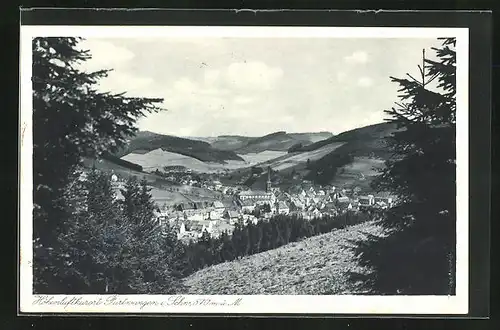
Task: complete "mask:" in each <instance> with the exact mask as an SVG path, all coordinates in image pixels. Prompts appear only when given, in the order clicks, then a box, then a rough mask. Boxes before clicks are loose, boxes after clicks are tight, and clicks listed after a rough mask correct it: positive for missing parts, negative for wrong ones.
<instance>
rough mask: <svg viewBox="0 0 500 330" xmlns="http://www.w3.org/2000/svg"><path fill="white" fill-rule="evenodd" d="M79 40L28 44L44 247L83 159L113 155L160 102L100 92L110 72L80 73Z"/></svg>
mask: <svg viewBox="0 0 500 330" xmlns="http://www.w3.org/2000/svg"><path fill="white" fill-rule="evenodd" d="M80 40H81V39H79V38H56V37H49V38H42V37H40V38H34V39H33V42H32V47H33V77H32V83H33V123H34V125H33V126H34V127H33V129H34V132H33V174H34V175H33V180H34V206H35V209H34V214H33V215H34V227H33V229H34V235H35V238H38V239H39V241H40V244H43V245H44V246H47V247H49V246H51V245H52V244H54V243H55V241H56V239H55V238H56V237H57V236H58V234H59V232H60V228H61V224H62V223H61V222H62V220H63V219H64V218H65V213H64V212H65V207H64V201H63V200H62V195H63V192H64V189H65V187H66V186H67V185H68V184H69V177H70V174H71V173H72V172H73V171H74V169H75V167H76V166H77V165H79V164H81V162H82V157H84V156H91V157H96V156H99V155H100V154H102V153H103V152H111V153H112V152H115V151H117V150H118V149H119V148H120V147H122V146H123V145H124V144H125V143H126V140H127V138H129V137H130V136H132V135H133V134H134V133H135V132H136V130H137V128H136V127H135V126H134V124H135V122H136V120H137V119H138V118H139V117H141V116H143V115H145V114H147V113H151V112H156V111H158V110H160V109H159V108H158V107H157V106H155V105H154V104H155V103H158V102H160V101H162V99H150V98H136V97H125V96H124V95H123V94H110V93H102V92H100V91H98V90H97V89H96V84H97V83H98V81H99V80H100V79H101V78H104V77H106V76H107V74H108V72H109V70H100V71H97V72H90V73H89V72H86V71H83V70H82V69H80V68H79V65H80V64H81V63H83V62H85V61H86V60H88V59H90V58H91V55H90V54H89V52H88V51H84V50H81V49H79V42H80ZM111 56H112V55H111Z"/></svg>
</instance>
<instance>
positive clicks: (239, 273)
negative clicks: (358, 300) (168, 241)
mask: <svg viewBox="0 0 500 330" xmlns="http://www.w3.org/2000/svg"><path fill="white" fill-rule="evenodd" d="M369 234H370V235H377V236H383V235H385V232H384V230H383V229H382V227H380V226H379V225H377V223H375V222H373V221H372V222H366V223H362V224H358V225H355V226H351V227H348V228H345V229H340V230H336V231H333V232H331V233H327V234H323V235H319V236H315V237H311V238H308V239H305V240H303V241H300V242H294V243H290V244H288V245H285V246H282V247H280V248H278V249H275V250H271V251H266V252H262V253H259V254H256V255H253V256H248V257H245V258H243V259H240V260H237V261H232V262H226V263H222V264H219V265H215V266H211V267H208V268H205V269H202V270H200V271H198V272H196V273H194V274H192V275H191V276H189V277H187V278H186V279H185V281H184V284H185V285H186V286H187V287H188V292H187V293H188V294H206V295H218V294H235V295H244V294H269V295H272V294H275V295H314V294H325V295H326V294H362V293H363V292H362V291H361V289H359V284H361V283H351V282H350V279H349V274H350V272H356V273H368V272H369V271H370V270H368V269H364V268H362V267H360V266H359V265H358V264H357V260H358V257H357V256H356V255H354V252H353V251H352V249H351V247H353V246H354V245H355V242H356V241H358V240H363V239H366V237H367V235H369Z"/></svg>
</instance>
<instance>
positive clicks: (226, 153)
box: [115, 131, 243, 163]
mask: <svg viewBox="0 0 500 330" xmlns="http://www.w3.org/2000/svg"><path fill="white" fill-rule="evenodd" d="M156 149H162V150H164V151H167V152H172V153H177V154H181V155H185V156H189V157H192V158H196V159H198V160H200V161H202V162H217V163H224V162H225V161H228V160H236V161H243V159H242V158H241V157H239V156H238V155H237V154H236V153H234V152H233V151H230V150H219V149H215V148H213V147H212V146H211V145H210V144H209V143H207V142H204V141H199V140H191V139H187V138H180V137H176V136H171V135H162V134H157V133H152V132H148V131H141V132H138V133H137V134H136V136H135V137H133V138H132V139H130V140H129V142H128V145H127V147H125V148H124V149H123V150H121V151H120V152H118V153H116V154H115V156H117V157H120V158H121V157H123V156H125V155H128V154H130V153H135V154H145V153H148V152H150V151H153V150H156Z"/></svg>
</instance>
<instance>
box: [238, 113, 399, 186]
mask: <svg viewBox="0 0 500 330" xmlns="http://www.w3.org/2000/svg"><path fill="white" fill-rule="evenodd" d="M395 130H396V127H395V125H393V124H389V123H381V124H375V125H370V126H366V127H361V128H357V129H354V130H350V131H346V132H343V133H341V134H339V135H336V136H331V137H329V138H327V139H324V140H321V141H317V142H315V143H312V144H309V145H306V146H302V147H300V148H296V149H295V150H294V151H293V152H289V153H287V154H284V155H282V156H280V157H277V158H274V159H270V160H268V161H264V162H262V163H259V164H256V165H255V166H257V167H261V168H263V169H265V168H266V167H267V166H270V167H271V168H272V169H273V171H277V172H279V173H278V174H276V176H277V177H278V182H279V183H278V185H280V186H281V187H283V188H286V187H288V186H290V185H294V184H297V183H300V182H301V181H303V180H309V181H313V182H315V183H317V184H332V185H334V186H343V187H353V186H357V187H359V188H361V189H363V190H364V189H366V190H370V188H369V187H370V183H371V181H372V180H373V178H374V177H376V176H377V175H378V173H379V171H380V169H382V168H383V167H384V166H385V165H384V162H385V160H387V159H388V158H389V157H390V156H391V154H390V152H389V150H388V148H387V142H386V140H385V138H386V137H388V136H389V135H391V134H392V133H393V132H394V131H395ZM250 173H251V170H250V169H244V170H243V171H242V170H241V169H240V170H238V172H237V173H233V174H232V178H233V179H235V180H240V181H241V180H242V179H243V180H244V179H245V178H246V177H248V179H247V180H246V181H245V182H246V184H247V185H249V186H251V187H252V188H254V189H262V188H263V187H265V181H266V177H265V175H260V176H254V177H252V178H250ZM292 177H297V178H296V179H292Z"/></svg>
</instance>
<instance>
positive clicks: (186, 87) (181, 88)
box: [173, 77, 198, 94]
mask: <svg viewBox="0 0 500 330" xmlns="http://www.w3.org/2000/svg"><path fill="white" fill-rule="evenodd" d="M173 89H174V91H176V92H179V93H183V94H195V93H196V92H197V91H198V86H197V84H195V83H194V82H193V81H192V80H191V79H189V78H187V77H183V78H180V79H179V80H177V81H176V82H175V83H174V86H173Z"/></svg>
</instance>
